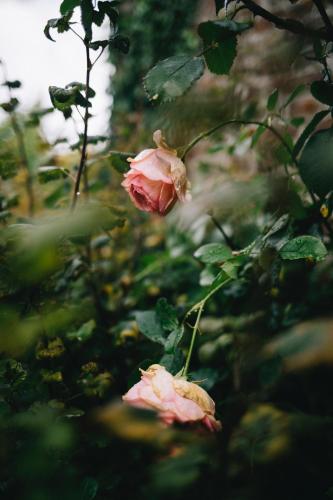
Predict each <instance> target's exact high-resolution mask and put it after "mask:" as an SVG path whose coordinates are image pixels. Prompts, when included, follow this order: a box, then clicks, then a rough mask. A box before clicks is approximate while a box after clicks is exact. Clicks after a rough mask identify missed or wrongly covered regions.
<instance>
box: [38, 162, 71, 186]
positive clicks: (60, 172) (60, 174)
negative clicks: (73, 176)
mask: <svg viewBox="0 0 333 500" xmlns="http://www.w3.org/2000/svg"><path fill="white" fill-rule="evenodd" d="M67 176H68V171H67V170H66V169H64V168H61V167H49V166H47V167H39V169H38V180H39V182H40V183H41V184H46V183H47V182H50V181H55V180H58V179H65V178H66V177H67Z"/></svg>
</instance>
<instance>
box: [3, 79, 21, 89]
mask: <svg viewBox="0 0 333 500" xmlns="http://www.w3.org/2000/svg"><path fill="white" fill-rule="evenodd" d="M2 85H3V86H4V87H8V88H9V89H19V88H20V87H22V83H21V82H20V80H12V81H9V80H7V81H6V82H4V83H3V84H2Z"/></svg>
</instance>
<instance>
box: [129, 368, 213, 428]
mask: <svg viewBox="0 0 333 500" xmlns="http://www.w3.org/2000/svg"><path fill="white" fill-rule="evenodd" d="M123 400H124V401H126V403H128V404H130V405H132V406H135V407H137V408H144V409H150V410H155V411H157V412H158V414H159V416H160V418H161V419H162V420H163V422H165V423H166V424H167V425H171V424H172V423H173V422H183V423H185V422H189V423H194V422H201V423H202V424H203V425H205V426H206V427H207V428H208V429H209V430H210V431H218V430H220V429H221V423H220V422H219V421H217V420H216V419H215V417H214V415H215V403H214V401H213V400H212V398H211V397H210V396H209V395H208V394H207V392H206V391H205V390H204V389H202V388H201V387H199V386H198V385H197V384H194V383H193V382H187V381H186V380H184V379H182V378H179V377H174V376H172V375H171V373H169V372H168V371H167V370H166V369H165V368H164V367H163V366H161V365H151V366H150V367H149V368H148V370H147V371H144V370H141V380H140V382H138V383H137V384H135V385H134V386H133V387H132V388H131V389H130V390H129V391H128V392H127V393H126V394H125V395H124V396H123Z"/></svg>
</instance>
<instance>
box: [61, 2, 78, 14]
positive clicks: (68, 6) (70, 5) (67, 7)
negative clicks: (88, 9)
mask: <svg viewBox="0 0 333 500" xmlns="http://www.w3.org/2000/svg"><path fill="white" fill-rule="evenodd" d="M80 3H81V0H63V2H62V4H61V5H60V13H61V14H62V15H63V16H64V15H65V14H67V13H68V12H70V11H72V10H74V9H75V7H78V6H79V5H80Z"/></svg>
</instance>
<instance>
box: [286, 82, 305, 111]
mask: <svg viewBox="0 0 333 500" xmlns="http://www.w3.org/2000/svg"><path fill="white" fill-rule="evenodd" d="M305 89H306V86H305V85H304V84H303V83H301V84H300V85H297V87H296V88H295V89H294V90H293V91H292V92H291V94H290V95H289V97H288V98H287V100H286V102H285V103H284V104H283V105H282V106H281V108H280V109H281V110H282V109H284V108H286V107H287V106H289V104H290V103H292V102H293V100H294V99H296V97H298V96H299V95H300V94H302V92H304V91H305Z"/></svg>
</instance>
